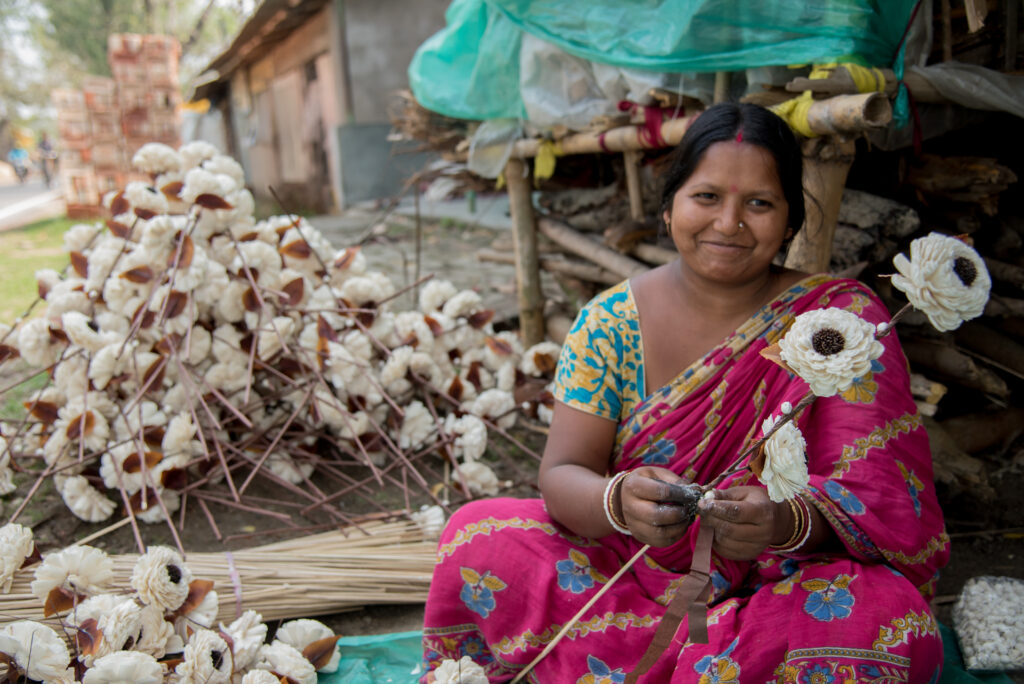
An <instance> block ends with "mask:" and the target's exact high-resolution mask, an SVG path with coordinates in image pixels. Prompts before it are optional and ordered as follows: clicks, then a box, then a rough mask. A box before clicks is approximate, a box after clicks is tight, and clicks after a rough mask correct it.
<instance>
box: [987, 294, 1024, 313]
mask: <svg viewBox="0 0 1024 684" xmlns="http://www.w3.org/2000/svg"><path fill="white" fill-rule="evenodd" d="M985 315H986V316H993V317H996V318H1006V317H1010V316H1013V317H1016V318H1024V299H1010V298H1009V297H1000V296H999V295H991V296H989V298H988V304H986V305H985Z"/></svg>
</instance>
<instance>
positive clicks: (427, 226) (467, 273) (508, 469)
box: [0, 210, 1024, 681]
mask: <svg viewBox="0 0 1024 684" xmlns="http://www.w3.org/2000/svg"><path fill="white" fill-rule="evenodd" d="M315 224H316V225H317V227H319V228H320V229H321V230H322V231H323V232H324V234H325V235H326V236H327V237H328V238H329V239H330V240H331V241H332V243H334V244H335V246H337V247H339V248H340V247H343V246H347V245H349V244H352V243H353V242H355V241H357V240H359V239H365V242H364V254H365V255H366V256H367V258H368V259H369V261H370V263H371V266H372V267H374V268H379V269H381V270H384V271H386V272H388V274H389V275H390V276H391V277H392V278H393V280H394V281H395V282H396V283H403V282H406V283H411V282H412V281H413V280H414V279H415V275H416V247H415V236H416V221H415V220H413V219H411V218H407V217H401V216H396V215H391V216H385V215H384V214H383V213H382V212H377V211H372V210H367V211H361V212H350V213H349V214H347V215H345V216H343V217H320V218H317V219H316V220H315ZM421 228H422V241H421V255H420V259H421V261H420V265H419V275H420V276H425V275H428V274H431V273H433V274H436V276H437V277H443V278H445V279H448V280H451V281H452V282H454V283H455V284H456V285H457V286H459V287H472V288H474V289H476V290H477V291H479V292H480V294H481V295H482V296H483V297H484V300H485V302H486V303H487V306H489V307H491V308H494V309H495V310H496V311H497V312H498V317H497V320H498V321H499V322H500V321H502V320H507V319H509V318H510V317H511V316H513V315H514V314H515V312H516V302H515V292H514V269H513V267H512V266H510V265H503V264H492V263H486V264H485V263H481V262H480V261H478V260H477V259H476V257H475V253H476V250H477V249H480V248H490V247H492V246H493V245H494V244H495V242H496V241H497V243H498V244H499V245H505V246H507V245H508V244H509V235H508V232H507V231H501V230H495V229H490V228H484V227H481V226H476V225H473V224H471V223H470V224H465V223H455V222H451V221H424V222H422V224H421ZM543 285H544V291H545V293H546V294H547V296H548V297H549V298H550V299H552V300H553V301H556V300H559V299H564V298H565V297H564V295H563V294H562V292H561V291H560V289H559V288H558V286H557V285H556V284H555V283H554V282H553V281H551V280H548V279H547V278H546V277H545V280H544V284H543ZM516 434H517V435H519V436H521V438H522V439H524V440H526V441H527V442H528V443H529V444H530V445H531V446H532V447H533V448H534V449H535V450H537V451H539V450H540V449H541V448H542V444H543V436H542V435H541V434H539V433H538V432H536V431H534V430H519V431H518V432H517V433H516ZM501 459H502V460H501V461H499V462H498V463H497V470H498V474H499V477H501V478H503V479H504V478H508V479H511V480H513V481H514V482H515V487H514V489H513V490H512V492H511V494H512V495H515V496H531V495H534V494H535V489H534V488H533V481H534V479H535V473H536V461H534V460H533V459H532V458H531V457H529V456H526V455H523V454H521V453H520V454H516V453H514V450H507V451H506V452H505V454H504V455H503V456H501ZM989 460H990V462H991V464H992V465H993V470H995V471H997V472H998V473H999V475H998V477H997V478H996V479H995V481H993V482H992V485H993V486H994V488H995V489H996V491H997V492H998V493H999V499H998V500H997V501H993V502H978V501H975V500H972V499H969V498H965V497H963V496H962V495H957V494H955V493H952V492H945V491H942V490H941V489H940V495H941V497H942V503H943V507H944V511H945V514H946V518H947V526H948V529H949V532H950V534H951V537H952V538H953V546H952V549H953V551H952V559H951V562H950V564H949V566H948V567H947V568H946V570H945V571H944V572H943V574H942V576H941V579H940V581H939V585H938V597H937V599H936V603H935V608H936V612H937V614H938V616H939V618H940V620H942V621H943V622H946V623H947V624H948V623H950V622H951V617H950V610H951V607H952V604H953V601H954V600H955V597H956V595H957V594H958V592H959V591H960V588H961V587H962V586H963V583H964V582H965V581H966V580H967V579H968V578H970V577H973V576H977V575H984V574H993V575H1007V576H1013V577H1021V578H1024V440H1021V439H1018V440H1017V442H1016V444H1014V445H1010V446H1009V447H1008V448H1006V449H1004V450H1003V452H1002V453H1000V454H995V455H992V456H991V457H990V459H989ZM257 486H259V485H257ZM21 491H24V489H22V490H21ZM255 493H256V494H262V495H265V496H267V497H273V496H278V495H279V494H275V492H274V491H273V490H272V489H269V488H268V489H267V490H266V491H260V490H258V489H257V490H256V492H255ZM377 496H378V497H379V499H378V500H379V501H380V502H384V503H387V504H389V505H394V507H395V508H401V507H404V503H403V502H402V496H401V495H400V494H399V493H397V492H395V491H387V490H385V491H381V492H379V493H378V495H377ZM425 501H426V497H423V499H422V501H421V500H416V501H414V505H418V504H419V503H423V502H425ZM18 502H19V499H18V498H17V496H15V497H13V498H11V497H9V498H8V500H7V501H0V517H2V518H3V519H7V518H9V517H10V515H11V513H12V512H13V511H14V510H15V508H16V506H17V505H18ZM341 507H342V509H343V510H345V511H346V512H356V513H358V512H362V506H361V504H360V503H359V502H358V501H351V502H348V501H345V502H342V504H341ZM268 508H273V506H268ZM211 510H212V512H213V514H214V515H215V516H216V519H217V522H218V526H219V527H220V529H221V531H222V533H223V534H224V535H225V536H228V537H230V536H233V535H246V536H245V537H244V538H234V539H231V540H230V541H228V542H226V543H225V542H220V541H218V540H217V539H216V537H215V536H214V533H213V531H212V529H211V527H210V526H209V525H208V524H207V522H206V521H205V519H204V518H203V516H202V515H200V514H199V513H198V512H194V513H193V512H190V514H189V518H188V519H187V523H186V529H185V530H184V532H183V534H182V537H183V540H184V544H185V546H186V548H187V549H188V550H191V551H217V550H232V549H238V548H244V547H246V546H252V545H254V544H256V543H266V542H267V541H271V540H275V541H276V540H277V539H279V538H280V537H274V536H268V535H267V534H265V533H261V530H265V529H266V528H267V526H268V525H269V524H270V522H269V521H268V519H266V518H261V517H260V516H254V515H251V514H247V513H244V512H241V511H238V510H234V509H228V508H223V507H218V506H216V505H211ZM20 522H23V523H27V524H31V525H33V526H34V527H35V529H36V532H37V536H38V538H39V539H40V540H41V543H42V546H43V547H44V548H54V547H58V546H62V545H66V544H69V543H72V542H73V541H75V540H77V539H81V538H82V537H84V536H85V535H87V534H90V533H91V532H93V531H96V530H98V529H100V528H102V527H103V524H97V525H89V524H86V523H83V522H80V521H78V520H77V519H75V518H73V517H72V516H71V515H70V514H69V513H68V511H67V510H66V509H65V508H64V506H63V503H62V502H61V501H60V498H59V496H57V495H56V493H55V492H54V491H53V489H52V486H51V485H50V484H49V483H46V484H44V485H43V486H42V487H41V488H40V490H39V492H37V493H36V495H35V497H34V498H33V501H32V502H31V505H30V506H29V507H28V509H27V511H26V513H25V514H24V516H23V518H22V520H20ZM317 522H320V521H319V520H316V519H311V520H310V523H311V524H314V523H317ZM143 535H144V538H145V540H146V542H147V543H152V544H156V543H159V544H173V540H172V539H171V537H170V534H169V532H168V530H167V527H166V525H164V524H158V525H149V526H146V527H145V528H144V530H143ZM94 543H95V545H96V546H99V547H101V548H104V549H107V550H108V551H111V552H132V551H134V550H135V544H134V541H133V537H132V534H131V532H130V529H129V528H127V527H125V528H122V529H120V530H117V531H115V532H113V533H111V534H108V535H106V536H104V537H103V538H101V539H99V540H97V541H96V542H94ZM320 619H322V620H323V621H325V622H326V623H327V624H328V625H330V626H331V627H332V628H333V629H335V630H336V631H337V632H338V633H339V634H343V635H356V634H379V633H386V632H396V631H407V630H414V629H419V628H420V627H421V626H422V619H423V607H422V606H421V605H400V606H368V607H366V608H364V609H361V610H356V611H352V612H348V613H342V614H337V615H331V616H326V617H322V618H320ZM1020 681H1024V679H1022V680H1020Z"/></svg>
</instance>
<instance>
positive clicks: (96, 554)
mask: <svg viewBox="0 0 1024 684" xmlns="http://www.w3.org/2000/svg"><path fill="white" fill-rule="evenodd" d="M113 579H114V561H113V560H111V558H110V556H108V555H107V554H106V553H105V552H104V551H101V550H100V549H97V548H93V547H92V546H78V545H76V546H68V547H66V548H64V549H61V550H60V551H57V552H55V553H51V554H49V555H48V556H46V557H45V558H44V559H43V562H42V563H41V564H40V565H39V566H38V567H37V568H36V570H35V580H33V581H32V585H31V589H32V593H33V594H35V596H36V598H38V599H39V601H40V603H46V599H47V597H49V595H50V592H51V591H53V590H54V589H56V588H58V587H59V588H61V589H63V590H65V591H68V592H72V593H74V594H79V595H82V596H91V595H93V594H101V593H103V592H104V591H106V590H107V589H108V588H109V587H110V583H111V582H112V581H113Z"/></svg>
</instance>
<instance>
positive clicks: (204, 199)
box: [195, 192, 234, 209]
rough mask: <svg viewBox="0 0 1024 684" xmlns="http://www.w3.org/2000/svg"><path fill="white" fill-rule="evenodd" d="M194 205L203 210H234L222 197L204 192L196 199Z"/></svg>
mask: <svg viewBox="0 0 1024 684" xmlns="http://www.w3.org/2000/svg"><path fill="white" fill-rule="evenodd" d="M195 203H196V204H198V205H199V206H201V207H203V208H204V209H234V207H233V206H232V205H231V204H229V203H228V202H227V200H225V199H224V198H223V197H221V196H220V195H214V194H213V193H210V192H204V193H203V194H201V195H199V196H198V197H196V202H195Z"/></svg>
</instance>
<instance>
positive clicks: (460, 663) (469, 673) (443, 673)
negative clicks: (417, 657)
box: [434, 656, 487, 684]
mask: <svg viewBox="0 0 1024 684" xmlns="http://www.w3.org/2000/svg"><path fill="white" fill-rule="evenodd" d="M434 684H487V675H486V674H485V673H484V668H482V667H481V666H480V665H477V664H476V663H475V662H474V661H473V659H472V658H470V657H469V656H462V658H460V659H459V660H443V661H441V664H440V665H439V666H438V668H437V669H436V670H434Z"/></svg>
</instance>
